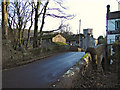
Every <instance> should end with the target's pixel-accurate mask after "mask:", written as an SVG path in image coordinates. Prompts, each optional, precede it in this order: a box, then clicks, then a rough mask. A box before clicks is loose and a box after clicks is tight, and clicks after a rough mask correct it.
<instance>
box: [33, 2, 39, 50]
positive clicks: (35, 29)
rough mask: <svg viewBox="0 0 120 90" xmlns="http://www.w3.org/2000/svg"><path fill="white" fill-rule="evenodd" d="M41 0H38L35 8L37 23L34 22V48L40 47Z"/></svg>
mask: <svg viewBox="0 0 120 90" xmlns="http://www.w3.org/2000/svg"><path fill="white" fill-rule="evenodd" d="M40 4H41V1H37V8H35V24H34V38H33V48H36V47H38V18H39V14H38V11H39V8H40Z"/></svg>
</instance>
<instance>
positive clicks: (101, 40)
mask: <svg viewBox="0 0 120 90" xmlns="http://www.w3.org/2000/svg"><path fill="white" fill-rule="evenodd" d="M104 43H105V38H103V36H99V37H98V44H104Z"/></svg>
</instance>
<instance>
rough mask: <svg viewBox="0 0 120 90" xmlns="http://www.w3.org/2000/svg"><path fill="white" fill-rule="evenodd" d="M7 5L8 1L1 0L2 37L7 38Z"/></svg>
mask: <svg viewBox="0 0 120 90" xmlns="http://www.w3.org/2000/svg"><path fill="white" fill-rule="evenodd" d="M8 5H9V2H8V1H6V0H3V2H2V38H3V39H8V28H7V23H8Z"/></svg>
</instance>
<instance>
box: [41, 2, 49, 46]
mask: <svg viewBox="0 0 120 90" xmlns="http://www.w3.org/2000/svg"><path fill="white" fill-rule="evenodd" d="M48 3H49V0H47V3H46V4H45V9H44V13H43V17H42V25H41V27H40V38H39V45H41V44H42V30H43V27H44V23H45V15H46V8H47V6H48Z"/></svg>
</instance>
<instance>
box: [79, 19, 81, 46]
mask: <svg viewBox="0 0 120 90" xmlns="http://www.w3.org/2000/svg"><path fill="white" fill-rule="evenodd" d="M80 28H81V19H80V20H79V47H80Z"/></svg>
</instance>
